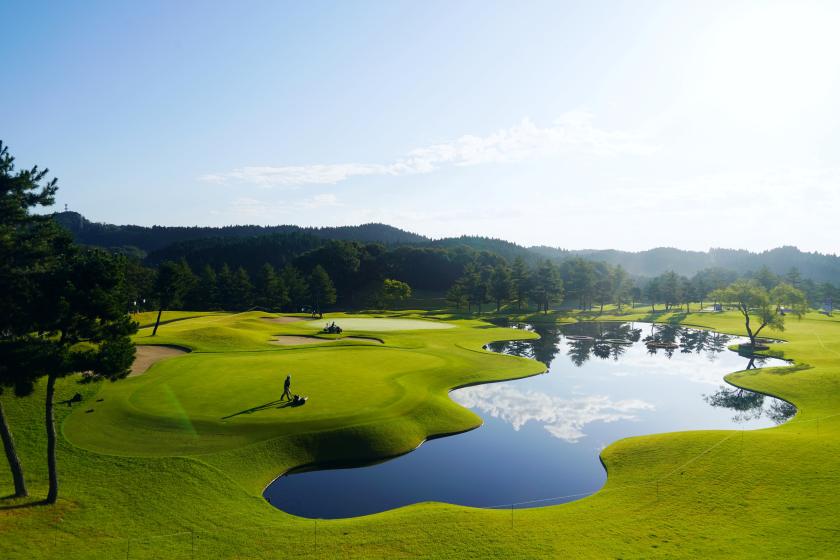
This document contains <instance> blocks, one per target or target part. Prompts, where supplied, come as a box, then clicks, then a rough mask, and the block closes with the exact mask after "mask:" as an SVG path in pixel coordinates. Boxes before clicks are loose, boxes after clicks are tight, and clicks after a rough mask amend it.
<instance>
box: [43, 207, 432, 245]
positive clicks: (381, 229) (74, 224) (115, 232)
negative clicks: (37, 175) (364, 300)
mask: <svg viewBox="0 0 840 560" xmlns="http://www.w3.org/2000/svg"><path fill="white" fill-rule="evenodd" d="M53 217H54V219H55V220H56V221H57V222H58V223H59V224H61V225H62V226H64V227H65V228H67V229H68V230H70V233H72V234H73V237H74V239H75V240H76V241H77V242H78V243H82V244H84V245H96V246H99V247H107V248H111V249H116V248H121V247H136V248H138V249H140V250H142V251H143V252H145V253H150V252H152V251H156V250H159V249H163V248H164V247H167V246H169V245H172V244H173V243H178V242H184V241H195V240H199V239H206V238H237V237H254V236H259V235H269V234H287V233H303V234H309V235H312V236H314V237H320V238H323V239H337V240H342V241H361V242H366V243H385V244H405V243H424V242H428V241H430V240H429V238H427V237H424V236H422V235H418V234H416V233H411V232H408V231H404V230H401V229H399V228H395V227H393V226H389V225H385V224H376V223H370V224H362V225H358V226H336V227H301V226H295V225H278V226H256V225H243V226H224V227H207V226H151V227H149V226H135V225H113V224H106V223H98V222H91V221H90V220H88V219H86V218H85V217H84V216H82V215H81V214H79V213H78V212H57V213H55V214H53Z"/></svg>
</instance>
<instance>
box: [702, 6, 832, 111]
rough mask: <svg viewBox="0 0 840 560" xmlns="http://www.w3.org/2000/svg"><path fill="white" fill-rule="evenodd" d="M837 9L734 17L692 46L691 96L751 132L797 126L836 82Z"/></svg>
mask: <svg viewBox="0 0 840 560" xmlns="http://www.w3.org/2000/svg"><path fill="white" fill-rule="evenodd" d="M839 20H840V4H816V3H799V4H787V5H778V4H769V5H767V7H765V8H762V9H754V10H749V11H740V12H738V11H735V12H734V13H729V14H726V16H725V18H724V19H723V20H722V21H721V22H720V23H719V24H718V25H717V26H716V27H715V28H713V29H711V30H710V32H709V34H708V36H707V40H706V41H704V42H703V44H702V45H700V46H699V48H700V51H701V57H702V60H703V62H702V63H701V68H702V70H701V73H700V85H699V88H698V92H699V93H701V95H703V96H704V98H705V101H706V102H709V103H712V104H714V105H715V106H716V108H717V109H720V110H722V111H724V112H725V113H728V114H730V115H731V116H732V117H734V118H738V119H744V120H746V121H749V123H750V124H752V125H757V126H762V125H763V126H768V127H773V126H779V125H790V124H795V123H797V122H798V121H799V120H800V119H802V118H804V117H806V116H807V115H808V114H809V113H811V112H812V111H814V110H818V109H819V107H820V106H822V105H823V104H825V103H827V102H830V101H829V98H830V92H831V89H832V86H833V85H834V84H835V83H836V81H837V77H838V68H840V62H839V59H838V56H837V55H838V53H839V52H840V34H838V33H837V23H838V21H839Z"/></svg>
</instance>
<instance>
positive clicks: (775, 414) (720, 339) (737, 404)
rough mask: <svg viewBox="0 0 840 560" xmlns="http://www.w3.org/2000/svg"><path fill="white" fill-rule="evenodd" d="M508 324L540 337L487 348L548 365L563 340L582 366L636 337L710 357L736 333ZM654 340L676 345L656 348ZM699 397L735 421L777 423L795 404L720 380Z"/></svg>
mask: <svg viewBox="0 0 840 560" xmlns="http://www.w3.org/2000/svg"><path fill="white" fill-rule="evenodd" d="M512 326H513V328H518V329H524V330H528V331H533V332H535V333H537V334H538V335H540V338H539V340H519V341H510V342H494V343H492V344H489V345H488V349H489V350H492V351H494V352H501V353H504V354H512V355H514V356H524V357H527V358H533V359H535V360H538V361H540V362H542V363H544V364H545V365H546V366H548V367H551V362H552V361H554V358H555V357H556V356H557V353H558V352H560V351H561V349H562V348H563V346H564V344H565V347H566V355H567V356H568V357H569V359H570V360H571V361H572V363H573V364H575V365H576V366H578V367H581V366H582V365H583V364H584V363H586V361H587V360H589V359H591V358H592V357H593V356H594V357H595V358H598V359H601V360H608V359H612V360H615V361H618V360H619V358H621V356H622V355H624V353H625V352H627V350H628V349H629V348H630V347H631V346H632V345H633V344H635V343H638V342H639V341H640V340H641V341H643V342H644V343H645V344H646V345H647V351H648V353H649V354H661V355H664V356H665V357H667V358H669V359H670V358H671V357H673V356H674V354H675V353H676V352H678V351H679V352H681V353H683V354H701V355H705V356H706V357H707V358H708V359H709V360H710V361H713V360H714V359H715V357H716V356H717V355H718V354H720V353H721V352H724V351H727V348H728V346H729V344H730V343H731V342H732V341H733V340H734V339H735V338H736V337H733V336H730V335H727V334H722V333H718V332H713V331H707V330H702V329H690V328H686V327H683V326H680V325H670V324H655V323H654V324H650V325H649V327H648V326H646V327H644V328H646V329H648V333H647V334H646V335H645V336H644V338H642V334H643V328H642V327H640V326H639V325H637V324H635V323H618V322H583V323H574V324H571V325H564V326H562V327H558V326H557V325H539V324H534V325H530V324H517V325H512ZM656 344H674V345H677V346H675V347H672V348H658V347H656ZM763 364H764V359H763V358H762V357H760V356H752V357H750V360H749V363H748V364H747V367H746V368H745V369H754V368H757V367H761V366H762V365H763ZM703 398H704V400H705V401H706V402H707V403H709V405H711V406H713V407H717V408H729V409H732V410H734V411H736V414H735V416H734V417H733V418H732V420H733V421H734V422H736V423H744V422H748V421H750V420H755V419H759V418H761V417H762V416H764V417H766V418H769V419H770V420H772V421H773V422H775V423H776V424H781V423H782V422H784V421H786V420H788V419H789V418H790V417H791V416H793V415H794V414H795V413H796V407H795V406H793V405H791V404H790V403H787V402H785V401H782V400H777V399H765V397H764V395H762V394H760V393H755V392H753V391H747V390H745V389H733V388H727V387H723V386H722V387H721V388H720V389H719V390H718V391H716V392H714V393H712V394H710V395H704V396H703ZM765 401H767V404H766V403H765Z"/></svg>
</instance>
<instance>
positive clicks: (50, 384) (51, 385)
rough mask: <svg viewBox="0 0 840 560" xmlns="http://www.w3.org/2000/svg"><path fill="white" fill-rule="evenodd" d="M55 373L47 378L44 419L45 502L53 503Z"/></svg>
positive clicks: (55, 474)
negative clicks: (46, 482) (45, 442)
mask: <svg viewBox="0 0 840 560" xmlns="http://www.w3.org/2000/svg"><path fill="white" fill-rule="evenodd" d="M55 379H56V377H55V375H54V374H50V375H49V376H48V378H47V398H46V406H45V407H44V408H45V412H46V414H45V420H46V426H47V468H48V469H49V477H50V489H49V491H48V492H47V499H46V500H44V502H45V503H47V504H54V503H55V502H56V500H57V499H58V469H57V468H56V462H55V417H54V416H53V400H54V398H55Z"/></svg>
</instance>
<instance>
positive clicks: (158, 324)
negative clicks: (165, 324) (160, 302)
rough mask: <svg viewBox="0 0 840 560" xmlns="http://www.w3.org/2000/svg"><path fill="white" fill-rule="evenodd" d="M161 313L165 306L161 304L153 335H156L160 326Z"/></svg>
mask: <svg viewBox="0 0 840 560" xmlns="http://www.w3.org/2000/svg"><path fill="white" fill-rule="evenodd" d="M161 315H163V306H161V308H160V309H158V316H157V320H156V321H155V328H154V329H152V336H155V335H156V334H157V330H158V327H159V326H160V316H161Z"/></svg>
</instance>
